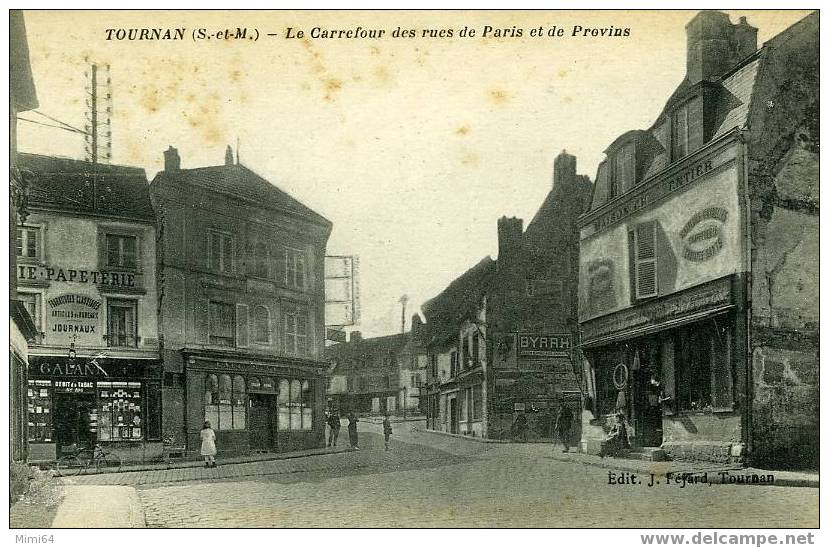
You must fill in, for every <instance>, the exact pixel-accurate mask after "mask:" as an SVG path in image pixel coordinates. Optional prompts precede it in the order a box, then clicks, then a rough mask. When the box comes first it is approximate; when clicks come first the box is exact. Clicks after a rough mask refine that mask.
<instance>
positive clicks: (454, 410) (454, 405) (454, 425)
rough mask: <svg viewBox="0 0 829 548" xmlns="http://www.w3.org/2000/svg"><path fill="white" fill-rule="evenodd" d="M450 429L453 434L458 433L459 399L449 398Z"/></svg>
mask: <svg viewBox="0 0 829 548" xmlns="http://www.w3.org/2000/svg"><path fill="white" fill-rule="evenodd" d="M449 431H450V432H451V433H452V434H457V433H458V400H457V398H452V399H451V400H449Z"/></svg>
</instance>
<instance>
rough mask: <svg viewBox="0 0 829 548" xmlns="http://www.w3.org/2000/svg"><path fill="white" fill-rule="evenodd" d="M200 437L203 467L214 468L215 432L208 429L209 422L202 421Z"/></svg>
mask: <svg viewBox="0 0 829 548" xmlns="http://www.w3.org/2000/svg"><path fill="white" fill-rule="evenodd" d="M200 435H201V454H202V456H203V457H204V467H205V468H216V458H215V457H216V432H214V431H213V429H212V428H211V427H210V421H204V425H203V426H202V429H201V434H200Z"/></svg>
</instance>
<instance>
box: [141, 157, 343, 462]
mask: <svg viewBox="0 0 829 548" xmlns="http://www.w3.org/2000/svg"><path fill="white" fill-rule="evenodd" d="M151 192H152V196H153V201H154V203H155V206H156V209H157V211H158V219H159V220H158V222H159V272H160V278H161V280H160V293H161V303H160V325H161V332H162V334H163V354H162V355H163V358H164V401H165V408H164V432H165V435H166V436H169V437H171V438H173V439H175V440H176V443H178V444H182V445H183V444H186V446H187V448H188V450H189V451H193V452H197V451H198V448H199V446H200V442H199V430H200V429H201V427H202V423H203V422H204V421H205V420H209V421H211V424H212V426H213V428H214V429H215V430H216V434H217V447H218V449H219V451H220V453H246V452H249V451H291V450H295V449H300V448H310V447H322V446H324V444H325V441H324V434H325V422H324V421H325V415H324V409H325V389H326V382H327V370H328V363H327V362H326V361H325V358H324V337H325V331H324V276H323V264H324V257H325V247H326V242H327V240H328V236H329V235H330V233H331V223H330V222H329V221H327V220H326V219H324V218H323V217H321V216H320V215H318V214H317V213H315V212H313V211H311V210H310V209H308V208H306V207H305V206H304V205H302V204H301V203H299V202H298V201H296V200H295V199H293V198H292V197H290V196H288V195H287V194H285V193H284V192H282V191H281V190H279V189H278V188H277V187H275V186H274V185H272V184H271V183H270V182H268V181H266V180H264V179H262V178H261V177H259V176H258V175H257V174H255V173H253V172H252V171H251V170H249V169H247V168H246V167H244V166H242V165H239V164H235V163H233V158H232V153H229V154H228V155H226V160H225V164H224V165H219V166H211V167H203V168H195V169H182V168H181V160H180V157H179V155H178V151H177V150H175V149H173V148H172V147H170V149H169V150H168V151H166V152H165V169H164V171H162V172H160V173H159V174H158V175H156V177H155V178H154V179H153V182H152V185H151Z"/></svg>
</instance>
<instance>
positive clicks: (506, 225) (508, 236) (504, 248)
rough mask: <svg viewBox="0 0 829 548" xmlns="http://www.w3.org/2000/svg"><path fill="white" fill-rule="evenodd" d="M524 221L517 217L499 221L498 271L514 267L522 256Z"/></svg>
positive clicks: (503, 218) (502, 218)
mask: <svg viewBox="0 0 829 548" xmlns="http://www.w3.org/2000/svg"><path fill="white" fill-rule="evenodd" d="M523 235H524V221H523V220H522V219H518V218H517V217H501V218H500V219H498V262H497V267H496V268H498V270H499V271H500V270H503V269H504V268H508V267H510V266H514V264H513V263H515V260H516V259H518V258H519V257H520V255H521V245H522V240H523Z"/></svg>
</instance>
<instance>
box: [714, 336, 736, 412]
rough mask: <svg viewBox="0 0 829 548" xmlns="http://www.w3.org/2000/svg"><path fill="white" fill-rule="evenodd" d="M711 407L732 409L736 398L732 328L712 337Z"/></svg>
mask: <svg viewBox="0 0 829 548" xmlns="http://www.w3.org/2000/svg"><path fill="white" fill-rule="evenodd" d="M711 407H713V409H714V411H731V410H733V409H734V398H733V392H732V384H731V329H725V330H724V331H722V332H720V333H719V336H717V333H716V332H714V333H713V336H712V337H711Z"/></svg>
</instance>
